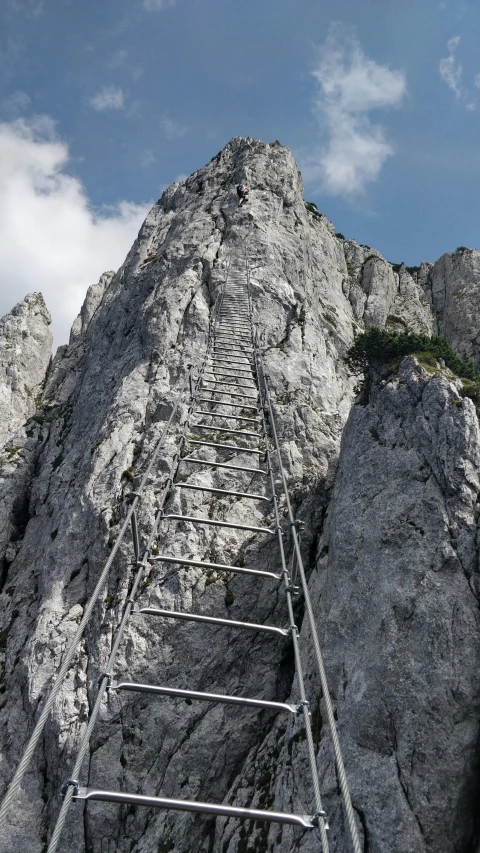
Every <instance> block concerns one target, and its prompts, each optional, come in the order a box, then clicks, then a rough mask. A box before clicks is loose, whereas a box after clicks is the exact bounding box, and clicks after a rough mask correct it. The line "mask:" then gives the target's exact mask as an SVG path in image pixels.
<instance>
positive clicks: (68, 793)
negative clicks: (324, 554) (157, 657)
mask: <svg viewBox="0 0 480 853" xmlns="http://www.w3.org/2000/svg"><path fill="white" fill-rule="evenodd" d="M182 437H183V436H182ZM181 441H182V439H180V442H179V445H180V443H181ZM177 457H178V452H177V453H175V454H174V456H173V459H172V462H171V465H170V470H169V474H168V477H167V480H166V482H165V485H164V488H163V493H162V496H161V499H160V501H159V504H158V507H157V511H156V514H155V519H154V522H153V525H152V528H151V530H150V534H149V536H148V539H147V544H146V548H145V551H144V552H143V556H142V559H141V560H139V561H136V563H135V565H136V568H137V572H136V575H135V579H134V582H133V586H132V588H131V591H130V593H129V595H128V598H127V599H126V601H125V604H124V608H123V614H122V618H121V620H120V624H119V626H118V628H117V631H116V634H115V638H114V642H113V645H112V649H111V652H110V655H109V657H108V661H107V664H106V666H105V669H104V671H103V673H102V675H101V676H100V679H99V683H98V690H97V696H96V698H95V702H94V705H93V708H92V712H91V714H90V718H89V721H88V724H87V728H86V729H85V732H84V734H83V736H82V738H81V740H80V745H79V748H78V752H77V758H76V760H75V764H74V767H73V770H72V776H71V779H70V780H69V781H68V782H67V783H66V786H64V799H63V803H62V806H61V808H60V812H59V814H58V817H57V821H56V824H55V827H54V830H53V834H52V838H51V840H50V844H49V846H48V850H47V853H55V851H56V850H57V847H58V842H59V840H60V836H61V833H62V830H63V827H64V825H65V821H66V818H67V814H68V811H69V808H70V805H71V802H72V799H73V797H74V794H75V790H76V788H78V781H77V780H78V776H79V775H80V772H81V770H82V766H83V762H84V760H85V756H86V754H87V751H88V748H89V744H90V737H91V735H92V732H93V730H94V728H95V724H96V722H97V718H98V714H99V713H100V708H101V704H102V700H103V696H104V694H105V691H106V690H108V685H109V681H110V680H111V675H112V670H113V667H114V665H115V660H116V657H117V653H118V649H119V648H120V643H121V642H122V639H123V635H124V633H125V628H126V626H127V622H128V621H129V619H130V616H131V613H132V611H133V608H134V606H135V597H136V595H137V592H138V587H139V586H140V582H141V580H142V577H143V573H144V571H145V568H146V566H147V563H148V560H149V559H150V555H151V548H152V544H153V540H154V538H155V536H156V533H157V529H158V525H159V523H160V521H161V519H162V517H163V512H164V507H165V503H166V501H167V498H168V496H169V494H170V491H171V487H172V482H173V477H174V472H175V470H176V468H177V467H178V461H177Z"/></svg>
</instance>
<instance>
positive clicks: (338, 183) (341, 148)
mask: <svg viewBox="0 0 480 853" xmlns="http://www.w3.org/2000/svg"><path fill="white" fill-rule="evenodd" d="M312 73H313V76H314V78H315V80H316V82H317V84H318V93H317V96H316V98H315V102H314V114H315V115H316V117H317V119H318V122H319V125H320V128H321V130H322V132H323V134H324V136H325V139H326V141H325V144H324V145H323V146H322V147H320V148H319V149H317V150H316V151H315V152H313V153H311V154H310V155H309V156H308V157H307V158H305V159H304V162H303V163H302V172H303V174H304V177H305V179H306V180H307V181H308V182H312V183H316V184H317V185H318V186H320V187H321V188H322V189H323V190H324V191H325V192H327V193H330V194H332V195H346V196H352V195H354V194H356V193H359V192H361V191H363V190H364V189H365V187H366V185H367V184H368V183H369V182H370V181H374V180H376V178H378V175H379V173H380V170H381V168H382V166H383V164H384V163H385V160H386V159H387V157H390V156H391V155H392V154H393V153H394V152H393V148H392V146H391V144H390V143H389V142H388V140H387V139H386V137H385V132H384V129H383V127H382V126H381V125H380V124H374V123H372V121H371V119H370V116H369V113H370V111H371V110H373V109H380V108H385V107H394V106H398V105H399V104H400V103H401V101H402V98H403V96H404V94H405V91H406V81H405V75H404V74H403V73H402V72H401V71H392V70H391V69H390V68H388V67H387V66H385V65H380V64H378V63H376V62H375V61H374V60H372V59H369V58H368V57H367V56H366V55H365V53H364V52H363V50H362V48H361V46H360V44H359V42H358V40H357V39H356V38H355V37H354V35H353V34H352V33H351V32H347V33H346V34H345V33H344V32H343V31H342V32H341V31H340V28H339V26H338V25H336V26H334V27H332V28H331V29H330V33H329V35H328V38H327V41H326V43H325V44H324V45H323V47H322V48H321V49H320V51H319V59H318V63H317V66H316V68H315V70H314V71H313V72H312Z"/></svg>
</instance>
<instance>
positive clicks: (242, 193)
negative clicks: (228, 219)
mask: <svg viewBox="0 0 480 853" xmlns="http://www.w3.org/2000/svg"><path fill="white" fill-rule="evenodd" d="M237 195H238V198H239V202H238V206H239V207H241V206H242V204H243V203H244V202H245V201H248V187H247V185H246V184H238V186H237Z"/></svg>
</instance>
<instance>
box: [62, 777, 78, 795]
mask: <svg viewBox="0 0 480 853" xmlns="http://www.w3.org/2000/svg"><path fill="white" fill-rule="evenodd" d="M79 785H80V782H79V781H78V779H68V780H67V781H66V782H64V783H63V785H62V787H61V789H60V793H61V795H62V800H64V799H65V797H66V795H67V791H68V789H69V788H73V795H74V796H75V794H78V788H79Z"/></svg>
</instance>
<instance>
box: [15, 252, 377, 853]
mask: <svg viewBox="0 0 480 853" xmlns="http://www.w3.org/2000/svg"><path fill="white" fill-rule="evenodd" d="M230 274H231V278H232V280H234V282H235V284H234V286H233V288H232V289H231V291H228V290H227V284H228V282H229V275H230ZM240 282H241V283H240ZM232 294H233V295H232ZM235 300H237V302H236V301H235ZM232 311H233V312H234V316H235V317H238V316H240V314H241V315H242V316H244V317H245V330H242V333H241V335H242V336H241V337H240V336H239V334H238V333H237V337H236V338H233V339H232V340H235V341H240V342H241V343H242V345H243V346H245V347H246V348H247V349H248V351H249V353H248V362H247V363H248V364H249V365H250V368H251V378H252V381H253V383H254V386H255V388H252V389H251V390H252V391H253V390H256V394H255V397H251V396H247V395H245V394H236V393H234V391H215V390H214V389H211V388H208V387H207V385H208V383H209V384H212V379H210V378H209V377H208V375H207V374H212V373H213V375H214V380H213V382H214V384H217V385H218V384H221V385H231V386H232V387H235V386H237V388H240V389H242V388H243V387H245V386H243V385H242V384H241V381H243V380H244V379H245V378H246V377H242V376H241V375H240V371H238V376H237V382H236V383H233V382H232V383H226V382H221V381H220V382H218V380H216V379H215V370H216V371H217V373H216V375H217V376H226V377H232V378H233V377H234V376H236V374H229V373H228V372H227V373H225V372H223V371H224V370H225V368H222V367H220V368H218V367H217V368H215V366H213V367H212V366H211V365H209V363H208V362H209V359H211V357H212V355H213V354H214V353H215V351H216V347H217V346H218V344H220V345H221V344H222V343H223V345H225V344H227V339H228V335H227V339H226V338H225V333H224V332H223V333H222V325H223V324H222V320H223V321H225V320H226V321H227V324H228V323H230V322H231V319H230V318H231V316H232ZM247 322H248V333H247ZM223 328H225V325H223ZM233 331H235V330H233ZM243 337H244V338H245V340H244V341H242V338H243ZM229 349H230V356H231V355H232V353H233V354H234V352H235V347H234V346H233V343H232V345H231V347H230V348H229ZM228 351H229V350H225V352H228ZM234 357H235V356H234ZM242 372H247V371H242ZM239 380H240V381H239ZM206 383H207V384H206ZM186 392H189V397H190V403H189V406H188V411H187V415H186V418H185V419H184V422H183V429H182V431H181V434H180V439H179V441H178V444H177V448H176V451H175V453H174V455H173V458H172V460H171V463H170V466H169V471H168V474H167V475H166V478H165V479H164V481H163V486H162V488H161V490H160V491H158V490H157V491H156V492H155V494H157V495H159V496H160V497H159V501H158V503H157V508H156V512H155V517H154V520H153V523H152V525H151V528H150V532H149V533H148V535H146V544H145V548H144V549H143V550H142V549H141V547H140V537H139V533H138V524H137V513H136V510H137V507H138V503H139V500H140V496H141V493H142V491H143V489H144V488H145V486H146V484H147V481H148V478H149V476H150V474H151V471H152V468H153V465H154V464H155V462H156V460H157V459H158V455H159V453H160V451H161V449H162V447H163V446H164V444H165V441H166V437H167V434H168V431H169V429H170V428H171V425H172V423H173V420H174V418H175V417H176V415H177V412H178V410H179V407H180V405H181V402H182V400H183V399H184V396H185V393H186ZM205 393H209V394H212V397H211V398H205V397H202V396H201V395H202V394H205ZM215 396H216V397H217V398H218V397H219V396H220V397H225V396H229V398H230V400H231V399H232V398H237V399H238V398H243V399H245V400H250V401H252V402H253V400H257V401H258V403H257V406H250V405H244V404H243V403H242V404H240V403H228V402H227V401H225V400H219V399H214V397H215ZM201 402H207V403H210V404H212V405H213V406H215V407H218V406H233V407H234V408H238V409H247V410H250V409H252V410H255V411H256V412H257V417H256V418H255V419H254V420H256V422H257V424H258V428H259V432H258V433H250V436H254V437H256V438H258V443H259V444H261V443H262V442H263V445H264V448H260V447H259V448H245V447H240V446H238V445H229V444H220V443H217V442H209V441H207V440H206V441H203V440H198V438H192V437H191V436H189V435H188V429H191V428H199V427H200V428H201V429H208V430H209V431H211V432H214V431H215V426H210V425H205V424H198V423H193V421H192V419H193V416H194V414H195V415H198V414H202V415H214V414H215V412H204V411H203V412H197V411H196V407H197V406H198V404H199V403H201ZM219 416H220V417H223V418H231V419H235V418H238V419H239V420H242V416H241V415H238V416H237V415H235V413H234V414H233V415H222V414H220V415H219ZM243 420H250V419H249V418H243ZM218 429H219V431H220V432H227V433H232V434H233V435H242V434H243V435H248V433H246V432H242V431H239V430H235V429H231V430H230V429H228V428H225V427H223V428H222V427H218ZM272 438H273V442H272ZM188 444H193V445H195V446H198V445H203V446H206V447H210V448H214V449H216V450H217V452H218V449H228V450H233V451H235V455H241V453H242V452H243V453H245V452H252V453H260V454H261V455H263V456H264V459H265V463H266V465H265V470H263V469H253V468H249V467H245V466H237V465H229V464H228V463H224V462H214V461H211V460H207V459H205V460H204V459H198V458H196V457H189V456H184V455H182V453H183V452H184V451H185V447H186V445H188ZM274 460H275V462H274ZM189 462H195V463H197V464H202V465H204V466H206V467H209V466H213V467H216V468H223V469H230V471H231V472H233V471H237V472H242V476H243V472H250V473H260V474H262V475H264V477H265V478H266V480H265V483H266V485H267V484H268V487H269V491H270V492H271V496H270V497H268V498H266V497H265V496H264V495H260V494H251V493H248V492H242V491H239V490H238V489H237V490H232V489H215V488H213V487H211V488H210V489H209V488H208V487H205V489H206V490H207V491H212V492H214V493H219V494H226V495H232V496H235V495H236V496H238V497H239V498H240V499H241V498H243V497H244V498H254V499H255V500H268V501H270V502H271V505H272V509H273V525H272V528H265V527H260V526H258V525H253V524H252V525H250V524H249V525H246V524H241V523H238V522H233V521H232V522H229V521H225V520H220V519H214V518H205V517H199V516H196V515H184V514H181V513H178V512H175V513H171V512H170V513H169V512H166V511H165V508H166V503H167V500H168V498H169V496H170V495H171V494H172V491H173V488H174V487H175V486H177V485H178V486H179V487H180V488H187V489H188V488H191V489H193V490H194V491H195V490H197V491H199V492H201V491H202V484H195V483H181V482H179V483H177V482H176V481H175V478H176V476H177V474H178V471H179V466H180V465H181V464H182V463H189ZM274 468H275V469H277V470H278V472H279V473H280V479H281V489H282V492H283V495H284V498H285V503H286V510H287V515H288V528H289V531H290V535H291V545H292V560H291V565H290V568H289V567H288V565H287V559H286V552H285V544H284V530H283V527H282V523H281V519H280V510H279V498H278V495H277V489H276V486H275V476H274ZM130 495H131V503H130V506H129V509H128V512H127V516H126V518H125V521H124V523H123V525H122V528H121V530H120V532H119V535H118V538H117V541H116V542H115V545H114V548H113V549H112V553H111V554H110V556H109V558H108V560H107V562H106V564H105V566H104V567H103V569H102V572H101V575H100V577H99V580H98V582H97V584H96V586H95V589H94V592H93V593H92V596H91V598H90V600H89V602H88V604H87V607H86V608H85V611H84V615H83V618H82V621H81V622H80V624H79V627H78V629H77V632H76V634H75V637H74V639H73V641H72V643H71V645H70V646H69V649H68V650H67V652H66V654H65V657H64V659H63V661H62V665H61V668H60V670H59V673H58V675H57V680H56V682H55V684H54V687H53V689H52V691H51V693H50V694H49V696H48V698H47V701H46V703H45V706H44V708H43V710H42V714H41V715H40V718H39V720H38V722H37V725H36V727H35V729H34V732H33V734H32V737H31V738H30V741H29V743H28V745H27V748H26V750H25V753H24V755H23V756H22V759H21V761H20V764H19V766H18V768H17V771H16V773H15V776H14V778H13V780H12V782H11V784H10V786H9V789H8V791H7V794H6V796H5V799H4V801H3V804H2V807H1V809H0V828H1V826H2V825H3V823H4V822H5V819H6V814H7V811H8V808H9V806H10V805H11V802H12V801H13V799H14V797H15V795H16V793H17V791H18V789H19V787H20V784H21V780H22V777H23V774H24V773H25V771H26V768H27V766H28V763H29V761H30V760H31V757H32V755H33V752H34V750H35V747H36V744H37V743H38V740H39V738H40V736H41V733H42V730H43V727H44V726H45V723H46V720H47V717H48V714H49V712H50V710H51V708H52V706H53V703H54V701H55V698H56V696H57V694H58V691H59V690H60V687H61V685H62V684H63V682H64V680H65V677H66V673H67V672H68V669H69V668H70V665H71V663H72V660H73V658H74V656H75V654H76V652H77V650H78V645H79V642H80V639H81V636H82V634H83V631H84V629H85V627H86V625H87V623H88V621H89V619H90V618H91V615H92V613H93V609H94V607H95V604H96V602H97V600H98V598H99V596H100V594H101V591H102V589H103V586H104V585H105V582H106V580H107V578H108V574H109V570H110V567H111V565H112V563H113V560H114V557H115V555H116V554H117V553H118V549H119V547H120V544H121V542H122V541H123V539H124V536H125V533H126V530H127V528H128V526H129V524H130V525H131V528H132V543H133V550H134V555H135V560H134V566H135V573H134V577H133V583H132V586H131V589H130V591H129V593H128V597H127V598H126V600H125V603H124V607H123V610H122V615H121V618H120V622H119V624H118V626H117V628H116V630H115V632H114V635H113V643H112V647H111V651H110V654H109V656H108V660H107V663H106V666H105V668H104V670H103V672H102V675H101V677H100V679H99V681H98V686H97V693H96V696H95V700H94V704H93V707H92V710H91V712H90V716H89V719H88V723H87V726H86V729H85V731H84V732H83V734H82V736H81V738H80V742H79V746H78V750H77V754H76V759H75V763H74V767H73V769H72V774H71V778H70V780H69V781H68V782H67V783H66V784H65V785H64V787H63V789H62V793H63V795H64V796H63V803H62V805H61V807H60V811H59V813H58V817H57V820H56V823H55V826H54V829H53V833H52V836H51V839H50V843H49V846H48V850H47V853H56V851H57V849H58V844H59V841H60V837H61V833H62V830H63V827H64V824H65V821H66V818H67V814H68V811H69V808H70V805H71V802H72V800H73V799H80V800H82V799H83V800H103V801H105V802H116V803H121V802H125V803H131V804H135V803H137V804H139V805H147V806H151V807H158V808H172V809H182V810H184V811H191V812H205V813H210V814H216V815H223V816H227V817H228V816H230V817H240V818H247V817H251V818H254V819H257V820H265V821H270V822H279V823H291V824H294V825H297V826H302V827H303V828H307V829H312V828H314V827H316V828H318V831H319V834H320V840H321V845H322V851H323V853H329V843H328V836H327V830H328V822H327V815H326V813H325V811H324V809H323V805H322V797H321V791H320V784H319V777H318V769H317V762H316V754H315V744H314V739H313V733H312V722H311V715H310V710H309V708H310V706H309V702H308V700H307V696H306V690H305V680H304V674H303V667H302V660H301V654H300V632H299V629H298V627H297V625H296V623H295V618H294V608H293V594H294V591H295V589H296V587H295V577H294V572H295V573H298V575H299V578H300V584H301V588H302V592H303V596H304V600H305V609H306V612H307V616H308V623H309V627H310V633H311V635H312V642H313V646H314V652H315V658H316V661H317V666H318V669H319V674H320V685H321V689H322V695H323V697H324V701H325V705H326V709H327V718H328V723H329V728H330V733H331V738H332V744H333V751H334V756H335V764H336V768H337V774H338V780H339V786H340V790H341V793H342V797H343V801H344V804H345V810H346V814H347V823H348V828H349V833H350V837H351V840H352V845H353V850H354V853H361V847H360V843H359V839H358V833H357V827H356V824H355V817H354V813H353V807H352V803H351V798H350V793H349V788H348V782H347V779H346V774H345V768H344V763H343V757H342V753H341V749H340V742H339V737H338V732H337V729H336V724H335V718H334V712H333V705H332V701H331V698H330V694H329V691H328V685H327V679H326V673H325V667H324V663H323V657H322V653H321V649H320V643H319V639H318V634H317V630H316V623H315V615H314V612H313V607H312V603H311V599H310V594H309V589H308V583H307V579H306V574H305V569H304V566H303V561H302V554H301V549H300V543H299V536H298V529H297V526H298V522H297V520H296V519H295V518H294V515H293V511H292V505H291V500H290V496H289V492H288V484H287V478H286V474H285V470H284V467H283V464H282V458H281V449H280V444H279V439H278V433H277V428H276V424H275V419H274V415H273V407H272V399H271V395H270V390H269V385H268V377H267V375H266V373H265V367H264V362H263V357H262V353H261V350H260V343H259V336H258V332H257V330H256V328H255V325H254V322H253V298H252V285H251V279H250V268H249V261H248V254H247V245H246V243H245V257H244V273H240V272H239V271H238V268H237V269H233V272H231V257H230V256H228V259H227V264H226V270H225V277H224V280H223V282H222V284H221V286H220V289H219V290H218V291H217V298H216V300H215V306H214V309H213V311H212V316H211V320H210V323H209V328H208V334H207V343H206V349H205V355H204V358H203V361H202V364H201V367H200V370H199V373H198V376H197V379H196V381H194V379H193V373H192V368H191V366H189V367H188V372H187V378H186V380H185V383H184V386H183V387H182V389H181V391H180V393H179V394H178V395H177V398H176V400H175V404H174V406H173V408H172V412H171V414H170V418H169V420H168V422H167V424H166V425H165V427H164V429H163V431H162V434H161V436H160V438H159V440H158V442H157V444H156V446H155V448H154V451H153V454H152V457H151V459H150V461H149V463H148V466H147V468H146V470H145V473H144V475H143V477H142V480H141V483H140V486H139V488H138V490H136V491H134V492H131V493H130ZM168 521H170V522H176V523H177V522H179V523H182V522H184V521H188V522H189V523H193V524H212V525H217V526H219V527H231V528H236V529H240V530H245V531H252V532H255V533H270V534H272V535H273V536H276V538H277V540H278V552H279V556H280V563H281V568H280V570H279V574H278V575H276V574H274V573H272V572H266V571H261V570H259V569H254V568H243V567H236V566H234V565H231V566H230V565H222V564H214V563H208V562H205V561H204V560H200V559H199V560H195V559H191V556H189V557H180V556H177V557H175V556H173V555H167V554H160V555H158V556H157V555H155V556H152V546H153V543H154V539H155V537H156V536H157V535H158V528H159V525H160V524H162V523H163V522H168ZM157 561H163V562H166V563H167V564H169V563H170V564H171V563H178V564H179V565H187V566H201V567H203V568H204V569H205V570H207V571H208V570H209V569H210V570H216V571H218V570H220V571H231V572H240V573H242V572H243V573H245V574H250V575H257V576H261V577H265V578H267V577H269V578H272V579H276V580H277V581H283V584H284V588H285V595H286V604H287V611H288V620H289V625H288V628H286V629H284V628H280V627H275V626H262V625H261V624H256V623H246V622H241V621H235V620H228V619H222V618H219V617H215V616H205V615H201V614H192V613H176V612H174V611H173V612H172V611H168V610H165V609H163V608H151V607H140V608H139V607H138V606H137V605H136V598H137V595H138V592H139V589H140V584H141V582H142V579H143V577H144V573H145V571H146V570H147V568H148V566H149V564H152V563H155V562H157ZM135 614H142V615H144V616H157V617H162V618H167V619H168V618H170V619H179V620H181V621H182V620H183V621H185V620H187V621H188V620H190V621H192V622H197V623H203V624H213V625H217V626H221V627H229V625H230V626H231V627H235V628H237V629H246V630H256V631H259V632H262V631H263V632H265V633H267V634H268V633H270V634H275V633H276V634H277V635H279V636H284V637H287V636H288V637H290V638H291V642H292V645H293V653H294V661H295V674H296V692H297V693H298V697H299V698H298V701H297V702H295V703H293V704H290V703H289V702H277V701H272V700H270V699H257V698H248V697H243V696H240V697H239V696H232V695H226V694H221V693H220V694H219V693H204V692H200V691H192V690H184V689H179V688H176V687H173V686H170V685H155V684H144V683H140V682H136V681H134V680H132V681H124V680H123V679H122V680H114V679H113V670H114V667H115V663H116V658H117V654H118V652H119V649H120V645H121V643H122V641H123V638H124V634H125V629H126V626H127V623H128V621H129V619H130V617H131V616H132V615H135ZM109 690H122V691H129V692H130V691H135V692H144V693H145V692H147V693H151V694H153V695H162V696H170V697H177V698H178V697H187V699H189V700H191V699H195V700H203V701H209V702H212V701H213V702H215V701H216V702H220V703H226V704H234V705H250V706H253V707H256V708H259V709H262V708H263V709H266V708H269V709H270V710H275V711H281V710H284V711H285V710H287V711H289V712H291V713H292V714H293V715H294V717H295V718H301V720H302V723H303V726H304V730H305V738H306V747H307V755H308V765H309V768H310V775H311V778H312V789H313V799H314V804H315V810H314V813H313V815H311V816H309V815H301V814H298V815H295V814H289V813H286V812H262V811H260V810H255V809H239V808H237V807H235V806H228V805H222V804H218V803H201V802H196V801H195V802H191V801H186V800H184V801H182V800H172V799H168V798H163V797H156V796H155V797H151V796H144V795H139V794H127V793H121V792H115V791H104V790H102V789H101V788H86V787H82V786H81V785H80V783H79V782H78V781H77V779H78V778H79V776H80V773H81V771H82V766H83V763H84V760H85V758H86V755H87V753H88V749H89V744H90V737H91V735H92V732H93V730H94V727H95V725H96V723H97V720H98V716H99V713H100V709H101V705H102V701H103V700H104V697H105V694H106V692H107V691H109ZM40 724H41V725H40ZM35 738H36V739H35Z"/></svg>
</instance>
